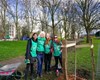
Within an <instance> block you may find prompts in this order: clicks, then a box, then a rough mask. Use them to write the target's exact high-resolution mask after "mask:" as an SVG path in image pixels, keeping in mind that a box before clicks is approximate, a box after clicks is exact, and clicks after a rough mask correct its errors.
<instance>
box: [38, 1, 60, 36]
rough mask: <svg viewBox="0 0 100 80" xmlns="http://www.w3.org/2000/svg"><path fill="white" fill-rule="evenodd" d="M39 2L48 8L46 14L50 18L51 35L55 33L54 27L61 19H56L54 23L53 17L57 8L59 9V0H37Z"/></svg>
mask: <svg viewBox="0 0 100 80" xmlns="http://www.w3.org/2000/svg"><path fill="white" fill-rule="evenodd" d="M39 2H40V4H42V6H43V5H44V7H45V8H47V9H48V14H49V16H50V19H51V23H52V27H51V28H52V31H53V35H54V34H55V27H56V26H57V24H58V23H59V22H60V21H61V20H60V21H58V22H57V23H55V20H56V19H55V18H56V15H55V14H56V13H57V10H58V9H59V6H60V3H61V0H39Z"/></svg>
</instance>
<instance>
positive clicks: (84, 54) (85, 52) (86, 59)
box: [68, 38, 100, 80]
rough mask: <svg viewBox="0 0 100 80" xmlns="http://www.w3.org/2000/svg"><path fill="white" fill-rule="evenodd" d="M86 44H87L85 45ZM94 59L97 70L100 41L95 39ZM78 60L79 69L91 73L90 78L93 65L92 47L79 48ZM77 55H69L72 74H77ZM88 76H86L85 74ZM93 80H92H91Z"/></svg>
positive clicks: (69, 66)
mask: <svg viewBox="0 0 100 80" xmlns="http://www.w3.org/2000/svg"><path fill="white" fill-rule="evenodd" d="M84 44H86V43H84ZM93 44H94V59H95V70H96V65H97V55H98V53H99V54H100V52H98V46H99V45H100V39H94V38H93ZM75 53H76V58H77V64H76V66H77V69H84V70H86V71H89V72H90V77H91V74H92V64H91V52H90V47H84V48H78V49H76V52H75ZM75 53H70V52H69V53H68V73H69V74H72V73H75ZM85 75H86V74H85ZM90 80H91V79H90Z"/></svg>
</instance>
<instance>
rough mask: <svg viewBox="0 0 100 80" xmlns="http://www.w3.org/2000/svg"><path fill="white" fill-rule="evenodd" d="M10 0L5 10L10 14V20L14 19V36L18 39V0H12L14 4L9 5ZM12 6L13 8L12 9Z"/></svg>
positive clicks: (19, 33) (19, 29) (19, 34)
mask: <svg viewBox="0 0 100 80" xmlns="http://www.w3.org/2000/svg"><path fill="white" fill-rule="evenodd" d="M11 3H12V2H10V3H9V4H7V12H8V14H9V16H11V20H13V21H14V24H15V27H16V38H17V39H20V37H21V28H20V26H19V21H18V20H19V14H18V12H19V7H18V6H19V0H15V1H13V4H14V6H12V5H11ZM13 8H14V10H13Z"/></svg>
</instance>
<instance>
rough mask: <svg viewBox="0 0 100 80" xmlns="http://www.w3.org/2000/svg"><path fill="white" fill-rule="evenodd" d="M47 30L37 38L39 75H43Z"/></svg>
mask: <svg viewBox="0 0 100 80" xmlns="http://www.w3.org/2000/svg"><path fill="white" fill-rule="evenodd" d="M45 40H46V39H45V32H43V31H42V32H41V33H40V35H39V36H38V39H37V59H38V67H37V77H42V65H43V59H44V43H45Z"/></svg>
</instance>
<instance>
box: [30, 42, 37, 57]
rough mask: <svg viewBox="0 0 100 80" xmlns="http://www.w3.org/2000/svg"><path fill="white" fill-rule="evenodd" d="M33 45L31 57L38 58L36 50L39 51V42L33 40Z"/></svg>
mask: <svg viewBox="0 0 100 80" xmlns="http://www.w3.org/2000/svg"><path fill="white" fill-rule="evenodd" d="M31 43H32V46H31V51H30V53H31V56H32V57H37V54H36V49H37V42H34V41H33V40H31Z"/></svg>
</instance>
